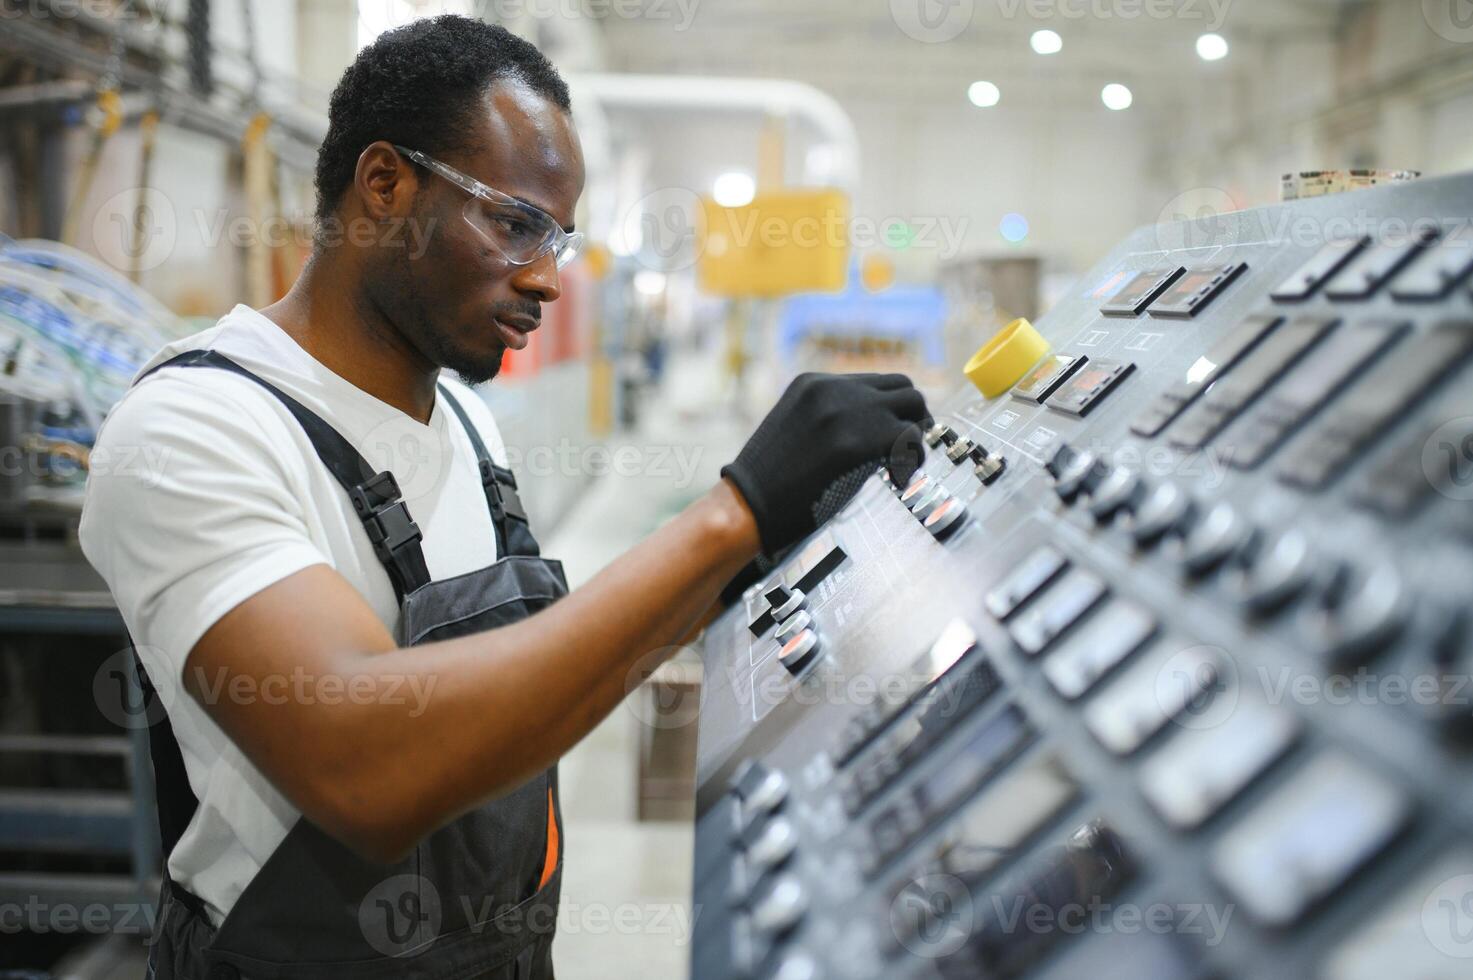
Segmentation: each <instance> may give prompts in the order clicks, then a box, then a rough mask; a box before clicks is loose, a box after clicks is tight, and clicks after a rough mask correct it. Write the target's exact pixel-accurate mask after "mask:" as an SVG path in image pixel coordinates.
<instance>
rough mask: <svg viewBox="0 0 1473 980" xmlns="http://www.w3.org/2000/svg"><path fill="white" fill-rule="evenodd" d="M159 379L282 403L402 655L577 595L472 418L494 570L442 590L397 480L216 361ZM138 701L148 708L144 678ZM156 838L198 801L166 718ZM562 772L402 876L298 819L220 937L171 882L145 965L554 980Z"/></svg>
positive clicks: (330, 977)
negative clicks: (191, 381)
mask: <svg viewBox="0 0 1473 980" xmlns="http://www.w3.org/2000/svg"><path fill="white" fill-rule="evenodd" d="M163 367H208V368H216V369H221V370H226V371H231V372H234V373H235V374H239V375H241V376H243V377H246V378H250V379H251V380H252V381H254V382H256V383H257V384H259V385H261V386H262V387H263V388H265V389H266V390H267V391H269V392H271V394H272V395H274V396H275V397H276V398H277V399H279V400H280V401H281V402H282V404H284V405H285V406H286V407H287V408H288V409H289V410H290V411H291V413H292V415H293V416H294V417H295V418H296V419H297V421H298V422H299V423H300V424H301V426H302V428H303V429H304V430H305V431H306V433H307V436H308V437H309V438H310V439H311V441H312V445H313V447H314V448H315V449H316V451H317V454H318V456H319V457H321V459H322V461H323V463H324V464H326V465H327V468H328V469H329V470H331V471H332V474H333V476H334V477H335V478H336V479H337V481H338V482H339V483H340V484H342V486H343V489H344V490H345V491H346V492H347V494H348V496H349V498H350V499H351V500H352V501H353V509H354V511H355V512H356V513H357V515H358V517H359V518H360V519H361V520H362V521H363V528H364V530H365V532H366V533H367V534H368V536H369V538H370V540H371V541H372V542H373V545H374V551H375V554H377V556H378V558H379V560H380V561H381V562H382V563H383V565H384V569H385V571H386V572H387V573H388V575H389V578H390V580H391V581H392V582H393V585H394V592H395V594H396V595H397V596H398V598H399V602H400V609H401V613H402V615H401V619H400V627H399V630H400V636H399V641H400V643H401V644H403V645H404V646H413V645H415V644H420V643H428V642H431V641H434V640H444V639H449V638H451V637H456V636H463V635H465V634H468V633H474V632H479V631H481V630H486V629H490V628H492V627H495V626H503V625H506V624H508V623H513V622H516V621H517V620H520V619H524V618H526V617H527V616H530V615H532V614H533V613H535V612H537V611H538V610H540V609H544V608H546V607H547V606H548V605H550V604H551V603H552V602H554V601H556V600H557V599H560V598H561V597H562V596H564V595H566V594H567V591H568V586H567V581H566V579H565V578H564V576H563V569H562V565H561V563H559V562H556V561H549V560H548V559H545V558H541V557H539V553H538V548H537V542H536V540H535V539H534V538H533V537H532V534H531V531H530V530H529V529H528V527H527V518H526V513H525V512H524V511H523V510H522V505H521V501H520V500H519V498H518V497H517V494H516V480H515V478H514V477H513V476H512V474H511V471H510V470H506V469H503V468H501V467H499V466H497V465H496V464H495V463H494V462H493V461H492V459H491V456H490V454H489V453H488V452H487V451H486V446H485V444H484V443H483V442H482V441H481V438H480V436H479V434H478V433H477V432H476V429H475V426H473V425H472V424H471V422H470V420H469V419H468V418H467V417H466V415H465V411H464V409H462V408H461V406H460V405H459V404H458V403H457V402H456V400H455V398H454V397H453V396H452V395H450V394H449V393H448V392H447V391H446V390H445V389H444V388H443V386H442V387H441V389H440V397H441V398H442V399H444V401H445V402H446V403H447V404H449V406H450V407H451V408H452V409H453V410H454V412H455V414H456V416H457V417H458V418H459V419H460V422H461V424H462V425H463V426H465V430H466V434H467V435H468V436H469V437H470V441H471V444H472V445H473V446H474V448H475V452H476V458H477V460H478V461H479V465H480V472H481V482H482V484H483V486H484V487H485V491H486V502H487V504H488V505H489V506H490V509H491V518H492V523H493V524H494V525H495V528H496V537H497V545H498V549H497V554H498V555H499V556H500V557H499V558H498V560H497V561H496V562H495V564H493V565H490V566H489V567H487V568H482V569H478V570H477V571H473V572H467V573H466V574H464V575H458V576H456V577H455V578H451V579H445V580H443V581H438V582H432V581H430V579H429V573H428V572H427V571H426V569H425V561H424V553H423V552H422V551H421V549H420V544H419V542H420V531H419V528H418V527H417V526H416V525H415V523H414V521H413V520H412V519H411V518H410V516H409V512H408V510H407V509H406V508H405V506H404V502H403V501H402V500H401V499H400V497H399V488H398V485H397V483H396V482H395V480H394V475H393V474H392V473H390V472H388V471H384V472H382V473H375V472H373V470H372V468H371V467H370V466H369V465H368V463H367V461H366V460H364V458H363V457H362V455H360V454H359V453H358V451H357V450H356V449H354V448H353V447H352V445H350V444H349V443H348V441H347V440H346V439H344V438H343V437H342V435H340V434H339V433H338V432H337V430H335V429H334V428H333V427H332V426H331V425H329V424H328V423H327V422H326V421H325V420H323V419H322V418H321V417H319V416H317V415H315V414H313V413H312V412H311V411H309V410H308V409H307V408H306V407H305V406H303V405H302V404H301V403H300V402H298V401H296V400H295V399H294V398H292V397H291V396H290V395H288V394H286V393H285V392H283V391H281V390H280V389H278V388H276V387H275V386H274V385H272V384H271V383H270V382H268V381H266V380H264V379H262V378H260V377H258V376H256V375H255V374H252V373H251V372H250V371H248V370H246V369H245V368H243V367H241V366H240V365H239V364H236V363H235V362H233V361H231V360H230V359H228V358H226V357H224V356H223V355H220V354H217V353H215V352H214V351H189V352H187V353H184V354H180V355H179V356H177V357H174V358H172V359H170V360H169V361H166V362H164V363H163V364H160V365H159V366H158V367H157V368H155V369H154V370H158V369H159V368H163ZM139 673H140V681H141V682H142V683H143V685H144V690H145V693H146V694H148V695H152V694H153V691H152V689H151V685H149V684H148V678H147V675H146V674H144V672H143V670H142V666H141V664H140V665H139ZM150 738H151V743H152V744H151V748H152V754H153V759H154V769H155V772H156V776H157V785H158V797H159V826H160V830H161V831H162V836H163V841H164V846H165V851H164V853H165V854H167V853H169V851H170V850H172V848H173V846H174V844H175V843H177V842H178V840H179V837H180V835H181V834H182V833H183V832H184V829H185V828H186V827H187V826H188V824H189V821H190V819H191V818H192V816H193V814H194V811H195V809H196V808H197V807H198V800H196V799H195V797H194V794H193V793H192V792H191V790H190V787H189V781H188V779H187V777H186V775H185V771H184V764H183V759H182V757H181V755H180V752H179V745H178V742H177V741H176V740H175V738H174V733H173V729H172V728H171V727H170V725H169V722H168V721H167V719H165V720H163V721H161V722H160V723H158V724H157V725H155V726H154V727H153V729H152V731H151V732H150ZM561 840H562V815H561V812H560V810H559V807H558V792H557V767H556V766H553V767H552V768H550V769H548V770H547V771H546V772H544V773H542V774H541V775H538V776H535V777H533V778H532V779H531V780H529V781H528V782H526V783H525V784H523V785H522V786H520V787H519V788H517V789H516V790H514V791H513V792H511V793H508V794H506V795H504V796H502V797H500V798H498V799H497V800H495V801H494V802H492V803H490V804H488V805H486V806H484V807H482V808H480V809H478V810H473V811H472V812H470V813H467V814H466V815H465V816H463V817H460V818H459V819H457V820H455V821H454V822H452V823H450V824H448V825H446V826H445V827H442V828H441V829H439V830H437V831H435V832H434V833H432V834H430V835H429V836H428V837H426V838H425V839H424V840H422V841H420V843H419V844H418V845H417V846H416V847H415V849H414V852H413V854H411V855H410V856H409V857H408V858H406V859H404V860H403V861H400V862H399V863H397V864H394V865H378V864H374V863H372V862H370V861H367V860H365V859H363V858H361V857H359V856H358V855H356V854H354V853H353V852H352V851H351V850H349V849H348V848H347V847H345V846H344V845H343V844H341V843H339V842H338V841H336V840H334V839H333V838H332V837H330V836H328V835H327V834H326V833H324V832H323V831H322V830H319V829H318V828H317V827H316V826H314V825H313V824H312V823H311V822H310V821H309V820H307V819H306V818H305V817H303V818H300V819H298V821H297V823H296V825H295V826H294V827H293V828H292V829H291V831H290V832H289V833H288V834H287V836H286V839H285V840H283V841H282V842H281V845H280V846H279V847H278V848H277V849H276V851H275V852H274V853H273V854H272V855H271V857H270V858H268V859H267V861H266V863H265V865H263V866H262V868H261V870H260V871H259V872H258V873H257V874H256V876H255V877H254V878H252V879H251V881H250V883H249V884H248V885H247V886H246V889H245V891H244V892H243V893H242V894H241V896H240V898H239V900H237V902H236V903H235V906H234V907H233V908H232V909H231V910H230V913H229V914H228V915H227V916H226V917H225V921H224V922H223V923H221V925H220V927H219V928H218V929H216V928H215V927H214V926H212V925H211V924H210V920H209V918H208V917H207V916H206V914H205V911H204V908H203V904H202V903H201V902H200V900H199V899H198V898H196V897H195V896H193V895H190V894H189V893H188V892H186V891H185V890H184V889H183V888H181V887H180V886H179V885H177V884H176V883H175V882H173V881H171V880H169V879H168V875H167V863H166V869H165V880H164V885H163V889H162V894H161V896H160V903H159V904H160V908H159V917H158V926H157V929H156V936H155V943H154V946H153V949H152V951H151V953H150V957H149V967H150V974H151V976H152V977H154V978H157V980H242V978H245V980H258V978H259V980H268V978H280V980H305V978H309V977H310V978H312V980H381V978H382V980H387V978H391V977H392V978H414V980H470V978H482V977H484V978H495V980H527V978H535V980H545V978H551V977H552V956H551V949H552V937H553V931H554V929H555V927H556V919H557V905H558V891H559V885H560V883H561V879H562V847H561Z"/></svg>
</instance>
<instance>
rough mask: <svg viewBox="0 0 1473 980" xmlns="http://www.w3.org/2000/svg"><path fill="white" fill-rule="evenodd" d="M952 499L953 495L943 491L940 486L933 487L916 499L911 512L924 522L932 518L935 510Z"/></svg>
mask: <svg viewBox="0 0 1473 980" xmlns="http://www.w3.org/2000/svg"><path fill="white" fill-rule="evenodd" d="M950 499H951V494H949V493H947V492H946V491H945V490H943V489H941V486H940V485H939V484H937V485H933V486H932V487H931V488H930V489H928V490H926V491H925V492H924V493H922V494H921V495H920V496H919V497H917V498H916V499H915V501H914V506H913V507H911V509H910V511H911V513H912V514H914V515H915V516H916V517H917V518H918V519H920V520H923V521H924V520H925V519H926V518H927V517H929V516H931V512H932V511H933V510H935V509H936V508H937V507H939V506H941V504H943V503H944V502H946V501H948V500H950Z"/></svg>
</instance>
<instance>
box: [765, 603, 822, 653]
mask: <svg viewBox="0 0 1473 980" xmlns="http://www.w3.org/2000/svg"><path fill="white" fill-rule="evenodd" d="M812 625H813V617H812V616H810V615H808V613H806V612H804V611H803V610H801V609H800V610H798V611H797V612H795V613H793V615H791V616H789V617H788V618H787V619H785V620H783V624H782V625H781V626H779V627H778V628H777V632H776V633H775V634H773V638H774V639H775V640H777V642H778V646H784V645H786V644H787V642H788V641H789V640H791V639H792V638H793V637H795V636H797V635H798V634H799V633H801V632H803V631H804V630H806V629H807V628H808V627H809V626H812Z"/></svg>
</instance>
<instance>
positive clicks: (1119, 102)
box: [1100, 82, 1135, 112]
mask: <svg viewBox="0 0 1473 980" xmlns="http://www.w3.org/2000/svg"><path fill="white" fill-rule="evenodd" d="M1100 101H1101V102H1103V103H1105V108H1106V109H1112V110H1114V111H1115V112H1119V111H1120V110H1121V109H1129V108H1130V104H1131V103H1132V102H1134V101H1135V97H1134V96H1132V95H1131V94H1130V89H1128V88H1126V87H1125V86H1124V85H1121V84H1120V83H1119V82H1111V83H1110V84H1109V85H1106V86H1105V87H1104V88H1102V89H1100Z"/></svg>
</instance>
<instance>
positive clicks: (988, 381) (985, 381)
mask: <svg viewBox="0 0 1473 980" xmlns="http://www.w3.org/2000/svg"><path fill="white" fill-rule="evenodd" d="M1048 351H1049V344H1048V341H1047V340H1044V339H1043V337H1042V336H1041V335H1040V334H1039V332H1038V331H1037V330H1035V329H1033V324H1031V323H1029V322H1028V321H1027V320H1026V319H1024V318H1023V317H1019V318H1018V319H1016V320H1014V321H1013V322H1012V323H1010V324H1008V325H1007V326H1005V327H1003V328H1002V329H1001V330H999V331H998V332H997V333H996V334H994V335H993V337H992V339H991V340H989V341H987V343H985V344H983V345H982V346H981V347H979V348H977V353H975V354H973V355H972V359H971V360H970V361H968V362H967V366H966V367H965V368H964V369H963V370H964V372H965V373H966V376H967V377H968V378H969V379H970V380H971V382H972V384H974V385H976V386H977V390H978V391H980V392H982V396H983V397H984V398H996V397H997V396H998V395H1000V394H1002V393H1003V392H1005V391H1007V390H1008V389H1009V388H1011V387H1012V386H1013V385H1014V384H1016V383H1017V381H1018V379H1019V378H1021V377H1023V375H1025V374H1027V373H1028V369H1029V368H1031V367H1032V366H1033V365H1035V364H1037V363H1038V362H1039V360H1040V359H1042V357H1043V355H1045V354H1047V353H1048Z"/></svg>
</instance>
